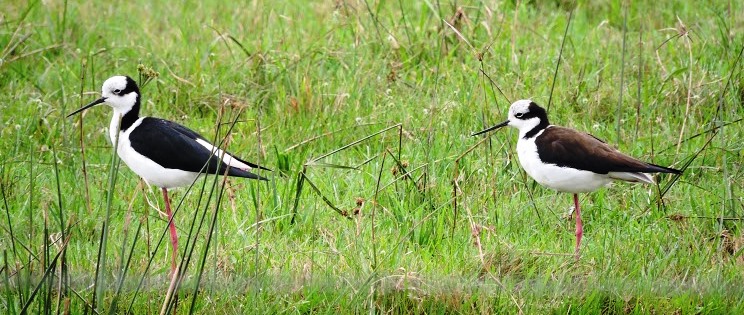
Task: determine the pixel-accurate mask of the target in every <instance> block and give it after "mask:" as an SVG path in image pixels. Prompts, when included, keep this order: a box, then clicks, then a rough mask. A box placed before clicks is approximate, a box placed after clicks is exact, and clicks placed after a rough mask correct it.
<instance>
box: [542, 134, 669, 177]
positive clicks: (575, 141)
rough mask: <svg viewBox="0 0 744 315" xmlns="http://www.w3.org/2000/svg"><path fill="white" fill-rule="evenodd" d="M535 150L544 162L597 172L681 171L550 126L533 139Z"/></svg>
mask: <svg viewBox="0 0 744 315" xmlns="http://www.w3.org/2000/svg"><path fill="white" fill-rule="evenodd" d="M535 142H536V144H537V148H538V149H537V153H538V155H539V156H540V159H541V160H543V161H544V162H546V163H550V164H555V165H558V166H564V167H571V168H576V169H580V170H585V171H590V172H594V173H598V174H607V173H609V172H641V173H674V174H679V173H681V171H679V170H676V169H673V168H668V167H663V166H659V165H655V164H651V163H646V162H642V161H639V160H637V159H635V158H632V157H630V156H628V155H625V154H623V153H621V152H620V151H618V150H615V149H613V148H612V147H610V146H608V145H607V144H606V143H604V142H602V141H601V140H599V139H598V138H596V137H594V136H592V135H590V134H586V133H581V132H577V131H575V130H572V129H568V128H563V127H558V126H552V127H550V128H548V129H545V131H544V132H543V133H542V134H541V135H540V136H539V137H537V139H535Z"/></svg>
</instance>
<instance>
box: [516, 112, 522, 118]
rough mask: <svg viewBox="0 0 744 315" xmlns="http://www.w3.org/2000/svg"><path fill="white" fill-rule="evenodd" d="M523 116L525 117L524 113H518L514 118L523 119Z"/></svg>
mask: <svg viewBox="0 0 744 315" xmlns="http://www.w3.org/2000/svg"><path fill="white" fill-rule="evenodd" d="M522 116H524V114H523V113H516V114H514V117H517V118H522Z"/></svg>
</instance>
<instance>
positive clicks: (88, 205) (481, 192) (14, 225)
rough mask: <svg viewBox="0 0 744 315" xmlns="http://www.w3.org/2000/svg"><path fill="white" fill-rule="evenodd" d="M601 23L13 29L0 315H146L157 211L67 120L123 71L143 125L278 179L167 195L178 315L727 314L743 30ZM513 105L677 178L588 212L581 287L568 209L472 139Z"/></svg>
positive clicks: (617, 6) (711, 9) (506, 133)
mask: <svg viewBox="0 0 744 315" xmlns="http://www.w3.org/2000/svg"><path fill="white" fill-rule="evenodd" d="M621 3H622V2H620V1H591V2H589V1H579V2H578V4H573V3H571V2H570V1H550V2H543V1H535V2H532V1H527V2H526V3H525V1H507V2H500V1H495V2H492V1H487V2H482V1H457V2H456V3H455V2H441V1H421V2H419V1H318V2H311V3H308V2H305V1H292V0H290V1H279V2H277V3H274V2H271V1H268V2H263V1H256V2H249V3H230V2H224V1H202V2H199V3H195V4H190V5H186V6H180V5H177V4H175V3H174V4H166V3H164V2H163V3H160V2H153V3H150V2H148V1H138V0H135V1H124V2H116V1H113V2H111V1H109V2H97V3H95V4H94V3H89V4H82V3H76V2H66V1H56V2H55V1H31V2H30V3H26V2H23V1H11V2H10V3H6V4H4V5H3V11H2V13H0V53H1V54H2V55H0V58H1V60H0V193H1V195H2V203H0V208H2V212H3V213H2V219H1V220H0V229H1V231H0V235H2V236H0V248H2V252H1V253H0V255H1V257H2V259H1V260H0V264H1V267H0V278H1V279H2V281H1V282H0V287H1V288H2V290H1V291H0V310H1V311H2V313H7V314H17V313H20V312H22V310H26V311H28V312H30V313H42V312H43V313H64V312H68V311H69V312H71V313H88V314H92V313H109V312H116V313H120V312H126V311H132V312H134V313H157V312H159V311H160V310H161V307H162V305H163V303H164V301H165V300H166V294H165V291H166V289H167V288H168V284H169V279H168V277H167V274H168V270H169V268H170V256H169V255H170V247H169V244H168V239H167V236H166V235H165V234H166V227H167V226H166V220H165V219H163V218H162V217H160V216H159V215H158V213H157V211H155V209H154V207H153V206H155V207H163V206H162V198H161V195H160V192H159V191H158V190H156V189H155V188H149V189H145V190H142V189H140V188H138V185H139V182H140V179H139V178H137V176H136V175H135V174H134V173H132V172H131V171H130V170H128V169H127V167H126V166H125V165H122V166H121V167H119V168H116V165H117V164H115V163H114V162H115V161H116V160H115V159H114V157H113V150H112V149H111V145H110V143H109V141H108V135H107V132H108V131H107V130H108V123H109V120H110V115H111V111H110V109H108V108H107V107H105V106H101V107H99V108H95V109H91V110H88V111H87V112H86V113H85V114H84V115H82V116H77V117H75V118H66V117H65V116H66V115H67V113H70V112H72V111H73V110H75V109H77V108H78V107H79V106H81V105H83V104H85V103H87V102H90V101H92V100H94V99H95V98H96V97H97V93H98V92H99V91H100V86H101V84H102V82H103V81H104V80H105V79H106V78H108V77H110V76H112V75H116V74H126V75H130V76H133V77H135V78H137V77H138V76H139V75H138V71H140V70H143V68H142V67H140V65H143V66H144V70H145V71H147V70H148V69H152V70H153V71H156V72H158V73H159V76H157V77H156V78H155V79H154V80H152V81H151V82H150V83H149V84H147V85H145V86H144V87H143V89H142V92H143V100H144V103H143V105H144V107H143V114H145V115H151V116H157V117H163V118H167V119H171V120H174V121H177V122H180V123H183V124H185V125H187V126H189V127H191V128H192V129H194V130H196V131H198V132H200V133H202V134H203V135H204V136H205V137H207V138H209V139H215V140H216V141H221V140H223V139H225V137H226V135H228V132H229V136H228V137H227V138H228V140H229V141H228V143H227V147H228V148H229V150H230V151H232V152H234V153H236V154H238V155H239V156H242V157H244V158H245V159H247V160H250V161H253V162H258V163H260V164H263V165H266V166H268V167H269V168H272V169H274V170H275V172H273V173H271V174H270V177H271V181H269V182H261V183H259V182H255V181H248V180H242V179H230V180H228V181H227V183H223V181H222V180H217V181H216V182H215V178H213V177H207V178H206V179H204V180H200V181H198V182H197V183H196V184H195V185H194V186H193V187H192V188H191V189H190V190H187V189H179V190H175V191H174V194H173V195H172V198H173V203H174V205H177V204H179V203H180V202H183V204H182V205H181V206H180V207H179V209H178V211H177V215H176V219H175V221H176V225H177V227H178V230H179V235H180V237H181V244H182V245H181V249H180V250H181V253H180V256H181V257H179V258H183V267H182V269H183V268H185V278H184V279H183V282H182V283H181V286H180V288H179V290H178V294H177V296H178V299H177V300H176V301H175V303H172V304H171V307H173V309H174V310H175V312H176V313H190V312H196V313H212V312H216V313H247V312H254V311H256V310H258V311H259V312H262V313H337V312H343V313H361V312H370V313H372V312H381V313H437V314H439V313H442V314H444V313H487V314H490V313H509V314H511V313H517V312H526V313H548V312H550V313H598V312H604V313H650V312H653V313H662V314H666V313H680V314H690V313H694V314H698V313H706V314H716V313H742V312H744V298H743V297H744V289H742V286H741V283H743V282H744V273H742V270H744V254H743V253H744V250H743V248H744V236H743V235H742V233H743V232H742V228H741V227H742V221H741V220H742V219H744V199H743V198H744V194H743V193H744V189H743V188H744V172H743V170H744V168H742V161H743V160H744V159H742V156H743V155H744V145H743V144H744V142H742V141H741V138H742V137H744V128H742V123H741V119H742V117H744V106H742V101H743V100H744V80H742V69H743V68H744V67H743V66H742V61H739V60H738V59H737V58H739V57H740V55H741V50H742V47H744V46H743V45H744V40H743V39H744V37H743V36H742V34H744V15H742V12H744V5H742V4H741V2H739V1H714V2H704V1H676V2H648V3H645V2H636V1H633V2H628V3H629V6H628V7H627V10H626V9H625V8H624V7H623V6H622V4H621ZM458 9H460V11H461V13H462V15H460V16H461V18H455V16H456V15H457V14H456V12H457V10H458ZM571 12H573V14H571ZM569 16H570V24H569ZM443 20H446V21H448V23H449V24H452V26H453V27H457V28H458V29H459V33H460V34H461V36H462V38H461V37H459V36H458V35H457V34H456V33H455V32H454V31H452V28H451V27H450V26H448V25H446V24H445V23H444V22H443ZM567 26H568V29H567ZM564 32H567V33H566V34H567V36H566V37H565V38H564ZM623 42H624V44H623ZM561 46H563V51H562V60H561V62H560V64H558V66H557V67H556V65H557V62H558V59H559V54H560V51H561ZM623 47H625V48H624V49H623ZM484 74H487V76H486V75H484ZM554 78H555V79H554ZM553 85H554V88H553ZM551 90H552V93H551ZM502 92H503V94H502ZM551 95H552V98H551ZM522 98H532V99H533V100H535V101H536V102H538V103H540V104H543V105H546V106H547V104H548V103H549V102H550V117H551V121H552V122H553V123H555V124H558V125H563V126H570V127H574V128H576V129H579V130H584V131H587V132H591V133H592V134H594V135H595V136H597V137H599V138H603V139H606V140H608V142H610V143H611V144H612V145H614V146H616V147H617V148H619V149H620V150H621V151H624V152H626V153H628V154H631V155H633V156H636V157H638V158H641V159H644V160H648V161H651V162H653V163H656V164H660V165H670V166H672V167H676V168H683V167H686V170H685V173H684V175H682V176H681V177H680V178H679V179H678V180H677V181H674V182H673V183H672V177H670V176H660V177H659V182H660V184H659V187H658V188H657V187H655V186H640V185H628V184H622V183H619V184H616V185H615V186H614V187H613V188H609V189H603V190H600V191H597V192H595V193H592V194H584V195H582V196H581V201H582V203H583V205H584V206H583V209H584V211H583V213H584V223H585V237H584V243H583V248H582V257H581V260H580V261H578V262H575V261H574V260H573V259H572V256H571V255H569V254H570V253H571V252H572V250H573V242H574V235H573V229H574V226H573V221H572V220H569V219H568V218H566V213H567V212H568V210H569V207H570V206H571V197H570V195H567V194H558V193H555V192H553V191H551V190H548V189H546V188H543V187H540V186H539V185H537V184H535V183H534V181H533V180H531V179H529V178H528V177H527V176H526V174H525V173H524V172H523V171H522V170H521V168H520V167H519V163H518V161H517V158H516V155H515V150H514V147H515V143H516V132H515V131H514V130H502V131H500V132H497V133H494V134H492V135H490V137H489V138H488V139H487V140H485V141H483V142H481V140H483V138H473V137H470V136H469V135H470V133H471V132H473V131H477V130H480V129H481V128H483V127H485V126H487V125H491V124H494V123H496V122H499V121H501V120H503V119H504V117H505V116H506V111H507V108H508V105H509V103H510V102H511V101H515V100H517V99H522ZM621 99H622V102H621V101H620V100H621ZM81 117H82V118H81ZM217 122H221V124H217ZM233 123H234V124H233ZM398 124H399V126H398V127H396V125H398ZM230 127H232V129H230ZM388 127H392V128H390V129H389V130H387V131H385V132H382V133H379V134H376V133H377V132H379V131H381V130H384V129H385V128H388ZM259 131H260V132H259ZM358 140H361V141H358ZM355 141H358V142H355ZM348 144H355V145H353V146H351V147H349V148H347V149H344V150H339V149H340V148H343V147H344V146H346V145H348ZM473 146H475V147H474V148H472V147H473ZM471 148H472V151H468V150H469V149H471ZM83 149H84V155H83ZM334 151H336V152H335V153H333V154H330V155H328V156H326V157H324V158H322V159H317V158H318V157H321V156H323V155H325V154H327V153H331V152H334ZM396 160H399V161H400V162H401V164H403V165H405V171H403V170H402V169H401V165H397V163H396ZM83 165H85V170H86V172H83ZM345 167H353V168H354V169H349V168H345ZM406 171H407V172H410V174H409V176H403V174H404V173H405V172H406ZM114 174H115V175H116V176H115V177H114V176H113V175H114ZM303 174H304V175H303ZM300 179H302V180H301V181H300V182H301V184H300V185H298V181H299V180H300ZM670 183H671V186H667V185H669V184H670ZM313 186H314V187H313ZM665 188H668V191H666V192H665V193H664V194H663V198H660V195H659V190H662V191H663V190H665ZM298 189H299V190H298ZM187 191H188V192H187ZM109 192H111V196H110V198H109ZM143 192H144V193H143ZM455 192H456V193H455ZM297 197H299V198H298V199H295V198H297ZM324 198H325V199H326V200H327V201H328V202H326V201H324ZM328 203H330V204H332V205H333V206H334V207H337V208H338V210H339V211H341V212H342V213H345V214H347V215H348V217H344V216H342V215H340V214H338V213H336V212H334V210H333V209H332V208H331V207H330V206H329V205H328ZM151 205H153V206H151ZM295 205H296V207H295ZM107 213H108V214H107ZM721 218H724V219H721ZM293 219H294V220H293ZM104 226H108V232H107V233H103V230H104ZM103 234H106V235H107V237H106V239H105V241H103V238H102V235H103ZM164 236H165V238H164ZM102 249H105V251H102ZM99 253H100V254H99ZM103 253H105V255H103ZM99 256H102V257H100V258H99ZM104 262H105V263H104ZM197 282H198V283H199V285H198V286H197V285H196V284H197Z"/></svg>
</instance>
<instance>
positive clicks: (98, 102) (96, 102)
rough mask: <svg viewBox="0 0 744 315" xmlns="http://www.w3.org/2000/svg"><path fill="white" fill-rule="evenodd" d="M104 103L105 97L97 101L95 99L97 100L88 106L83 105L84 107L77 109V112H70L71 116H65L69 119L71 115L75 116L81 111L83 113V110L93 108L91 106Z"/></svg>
mask: <svg viewBox="0 0 744 315" xmlns="http://www.w3.org/2000/svg"><path fill="white" fill-rule="evenodd" d="M105 101H106V98H105V97H101V98H99V99H97V100H95V101H93V102H91V103H90V104H88V105H85V106H83V107H80V109H78V110H76V111H74V112H72V113H71V114H69V115H67V117H68V118H69V117H70V116H72V115H75V114H77V113H79V112H82V111H84V110H86V109H88V108H91V107H93V106H96V105H98V104H101V103H103V102H105Z"/></svg>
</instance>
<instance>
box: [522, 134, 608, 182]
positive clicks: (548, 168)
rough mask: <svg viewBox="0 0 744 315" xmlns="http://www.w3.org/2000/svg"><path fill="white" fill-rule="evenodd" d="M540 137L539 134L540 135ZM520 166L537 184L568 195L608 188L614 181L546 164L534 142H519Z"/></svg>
mask: <svg viewBox="0 0 744 315" xmlns="http://www.w3.org/2000/svg"><path fill="white" fill-rule="evenodd" d="M538 135H539V134H538ZM517 156H518V157H519V164H521V165H522V168H523V169H524V170H525V172H527V175H529V176H530V177H532V179H534V180H535V181H536V182H538V183H539V184H540V185H543V186H545V187H548V188H551V189H554V190H557V191H560V192H567V193H584V192H591V191H595V190H597V189H599V188H601V187H604V186H607V185H608V184H610V183H611V182H612V179H611V178H610V177H609V176H608V175H607V174H596V173H593V172H589V171H582V170H577V169H572V168H567V167H559V166H557V165H554V164H544V163H542V162H541V161H540V159H539V157H538V155H537V147H536V146H535V142H534V141H527V140H523V139H522V138H521V135H520V139H519V141H518V142H517Z"/></svg>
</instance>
